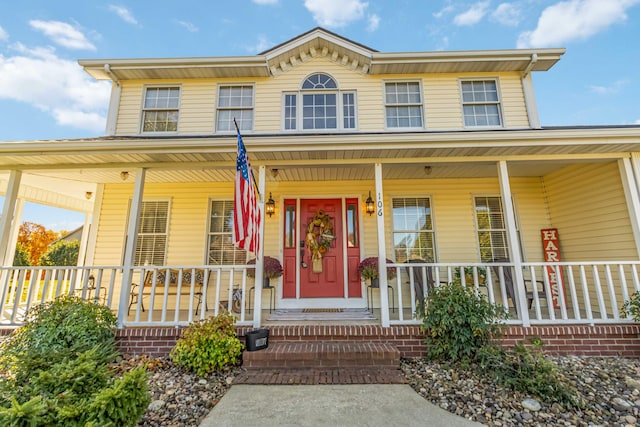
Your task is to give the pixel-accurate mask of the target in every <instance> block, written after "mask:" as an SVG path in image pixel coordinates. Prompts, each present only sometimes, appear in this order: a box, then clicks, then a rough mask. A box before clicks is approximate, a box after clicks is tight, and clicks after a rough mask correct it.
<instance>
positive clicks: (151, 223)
mask: <svg viewBox="0 0 640 427" xmlns="http://www.w3.org/2000/svg"><path fill="white" fill-rule="evenodd" d="M169 208H170V203H169V200H144V201H142V205H141V206H140V218H139V221H138V238H137V240H136V252H135V255H134V264H135V265H138V266H139V265H165V262H166V256H167V242H168V237H169Z"/></svg>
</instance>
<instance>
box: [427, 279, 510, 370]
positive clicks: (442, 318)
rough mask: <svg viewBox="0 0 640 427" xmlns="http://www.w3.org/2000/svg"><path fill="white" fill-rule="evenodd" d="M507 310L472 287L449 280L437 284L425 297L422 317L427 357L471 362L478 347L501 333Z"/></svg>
mask: <svg viewBox="0 0 640 427" xmlns="http://www.w3.org/2000/svg"><path fill="white" fill-rule="evenodd" d="M507 316H508V313H507V311H506V310H505V309H504V308H503V307H501V306H497V305H495V304H491V303H490V302H489V301H488V300H487V299H486V297H485V296H484V295H483V294H476V292H475V289H474V288H473V287H464V286H462V285H461V284H460V283H457V282H456V283H449V284H446V285H443V286H440V287H436V288H435V289H433V291H431V292H430V293H429V295H428V297H427V299H426V308H425V311H424V316H422V326H423V328H424V331H425V343H426V345H427V356H428V357H429V358H430V359H433V360H448V361H451V362H469V361H471V360H473V359H474V358H475V355H476V352H477V351H478V349H479V348H481V347H482V346H484V345H487V344H488V343H489V342H490V341H491V339H493V338H497V337H499V336H500V335H501V326H502V325H501V324H500V321H501V320H503V319H506V318H507Z"/></svg>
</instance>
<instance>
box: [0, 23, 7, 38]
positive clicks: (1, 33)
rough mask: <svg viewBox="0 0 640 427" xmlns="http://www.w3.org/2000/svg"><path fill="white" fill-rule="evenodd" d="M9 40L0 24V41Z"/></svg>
mask: <svg viewBox="0 0 640 427" xmlns="http://www.w3.org/2000/svg"><path fill="white" fill-rule="evenodd" d="M7 40H9V33H7V32H6V31H5V30H4V28H2V27H1V26H0V41H5V42H6V41H7Z"/></svg>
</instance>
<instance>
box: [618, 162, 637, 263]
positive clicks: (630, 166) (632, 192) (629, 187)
mask: <svg viewBox="0 0 640 427" xmlns="http://www.w3.org/2000/svg"><path fill="white" fill-rule="evenodd" d="M618 169H619V170H620V178H621V179H622V187H623V188H624V195H625V197H624V198H625V200H626V202H627V209H628V210H629V221H630V222H631V229H632V230H633V239H634V241H635V242H636V253H637V255H638V257H640V191H639V190H638V188H639V187H640V157H639V155H638V153H632V154H631V158H630V159H628V158H627V159H620V160H618Z"/></svg>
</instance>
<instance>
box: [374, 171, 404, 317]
mask: <svg viewBox="0 0 640 427" xmlns="http://www.w3.org/2000/svg"><path fill="white" fill-rule="evenodd" d="M375 177H376V218H377V222H378V267H379V268H378V270H379V275H380V317H381V319H380V320H381V322H382V326H383V327H385V328H388V327H389V296H388V294H387V292H388V291H387V287H388V284H387V280H388V279H387V248H386V243H385V242H386V240H385V230H384V195H383V193H382V163H376V164H375ZM401 309H402V307H400V308H399V310H401Z"/></svg>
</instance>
